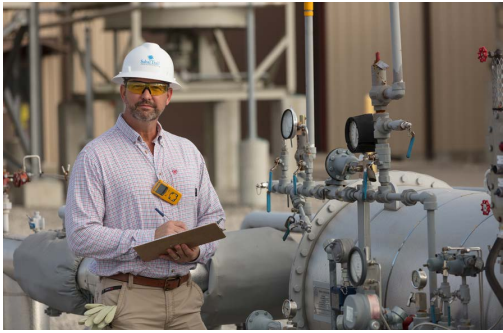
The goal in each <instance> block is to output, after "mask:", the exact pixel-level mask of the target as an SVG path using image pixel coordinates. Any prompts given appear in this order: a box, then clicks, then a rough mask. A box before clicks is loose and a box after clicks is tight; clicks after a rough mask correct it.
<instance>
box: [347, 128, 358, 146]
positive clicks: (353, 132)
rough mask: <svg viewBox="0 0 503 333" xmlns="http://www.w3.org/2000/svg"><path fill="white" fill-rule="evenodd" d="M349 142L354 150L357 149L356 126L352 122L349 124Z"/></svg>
mask: <svg viewBox="0 0 503 333" xmlns="http://www.w3.org/2000/svg"><path fill="white" fill-rule="evenodd" d="M349 142H350V144H351V146H352V147H354V149H356V147H358V126H356V122H354V121H352V122H351V123H350V124H349Z"/></svg>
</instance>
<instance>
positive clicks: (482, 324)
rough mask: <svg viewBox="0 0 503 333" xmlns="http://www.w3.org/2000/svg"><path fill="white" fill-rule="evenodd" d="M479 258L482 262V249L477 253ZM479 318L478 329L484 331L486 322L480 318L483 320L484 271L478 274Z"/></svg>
mask: <svg viewBox="0 0 503 333" xmlns="http://www.w3.org/2000/svg"><path fill="white" fill-rule="evenodd" d="M477 252H478V254H479V257H480V258H481V259H482V260H484V257H483V256H482V248H480V250H478V251H477ZM479 317H480V328H481V329H483V330H485V329H486V322H485V320H483V319H482V318H484V271H481V272H480V273H479Z"/></svg>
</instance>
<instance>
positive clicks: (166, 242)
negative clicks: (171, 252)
mask: <svg viewBox="0 0 503 333" xmlns="http://www.w3.org/2000/svg"><path fill="white" fill-rule="evenodd" d="M222 238H225V235H224V233H223V231H222V229H220V227H219V226H218V225H217V224H216V223H210V224H207V225H204V226H202V227H197V228H194V229H191V230H187V231H184V232H181V233H179V234H175V235H169V236H166V237H163V238H159V239H156V240H154V241H152V242H148V243H145V244H142V245H138V246H135V247H134V249H135V251H136V252H137V253H138V255H139V256H140V258H141V259H142V260H143V261H151V260H154V259H158V258H159V255H161V254H167V253H166V250H167V249H168V248H172V247H173V246H175V245H180V244H187V246H189V247H195V246H199V245H203V244H206V243H210V242H213V241H216V240H219V239H222Z"/></svg>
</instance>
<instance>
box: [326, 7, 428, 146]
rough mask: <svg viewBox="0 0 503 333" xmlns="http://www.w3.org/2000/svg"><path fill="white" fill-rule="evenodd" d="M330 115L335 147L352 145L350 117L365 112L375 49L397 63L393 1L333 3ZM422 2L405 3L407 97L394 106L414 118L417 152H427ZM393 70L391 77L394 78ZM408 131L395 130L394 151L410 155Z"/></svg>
mask: <svg viewBox="0 0 503 333" xmlns="http://www.w3.org/2000/svg"><path fill="white" fill-rule="evenodd" d="M325 8H326V13H325V15H326V17H325V20H326V27H327V31H326V36H327V45H326V50H327V57H326V59H327V96H328V100H327V105H328V107H327V113H328V114H327V119H328V124H327V126H328V128H329V130H328V140H329V145H328V147H330V148H336V147H346V143H345V140H344V126H345V123H346V119H347V118H348V117H350V116H356V115H360V114H362V113H364V111H365V109H364V105H365V102H364V101H365V97H366V96H367V95H368V92H369V90H370V88H371V84H372V81H371V65H372V63H373V61H374V60H375V52H376V51H379V52H380V54H381V59H382V60H383V61H385V62H386V63H387V64H389V65H392V58H391V41H390V39H391V36H390V20H389V5H388V4H387V3H327V4H326V7H325ZM420 13H421V5H420V4H417V3H402V4H400V14H401V24H402V50H403V66H404V81H405V82H406V88H407V92H406V97H405V98H404V99H403V100H401V101H398V102H392V103H391V106H390V107H389V112H390V116H391V118H393V119H400V118H402V119H404V120H408V121H411V122H412V123H413V125H414V130H415V132H416V134H417V136H418V137H417V139H416V144H415V146H414V153H417V154H422V153H424V140H422V137H421V134H422V132H423V131H424V120H423V117H422V112H423V109H424V103H423V100H422V96H423V94H424V88H423V76H424V65H423V63H424V61H423V54H422V52H421V50H422V33H423V28H422V20H421V15H420ZM392 80H393V74H392V71H391V68H390V69H389V70H388V81H389V82H392ZM408 140H409V139H408V137H407V135H406V134H405V133H394V135H393V137H392V139H391V144H392V149H393V150H392V153H393V154H394V155H397V154H398V155H405V153H406V150H407V147H408Z"/></svg>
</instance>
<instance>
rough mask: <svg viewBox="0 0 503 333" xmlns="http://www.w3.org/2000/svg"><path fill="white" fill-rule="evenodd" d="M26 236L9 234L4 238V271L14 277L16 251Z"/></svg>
mask: <svg viewBox="0 0 503 333" xmlns="http://www.w3.org/2000/svg"><path fill="white" fill-rule="evenodd" d="M25 238H26V236H14V235H9V236H8V237H5V236H4V238H3V273H4V274H5V275H7V276H8V277H10V278H11V279H13V280H15V278H14V251H16V249H17V248H18V247H19V246H20V245H21V242H22V241H23V240H24V239H25Z"/></svg>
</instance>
